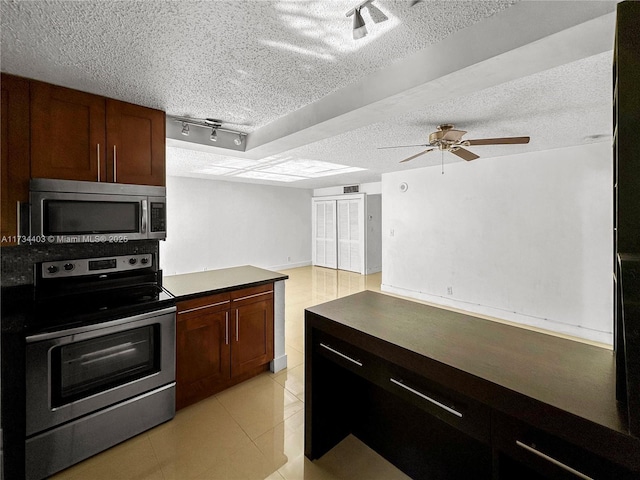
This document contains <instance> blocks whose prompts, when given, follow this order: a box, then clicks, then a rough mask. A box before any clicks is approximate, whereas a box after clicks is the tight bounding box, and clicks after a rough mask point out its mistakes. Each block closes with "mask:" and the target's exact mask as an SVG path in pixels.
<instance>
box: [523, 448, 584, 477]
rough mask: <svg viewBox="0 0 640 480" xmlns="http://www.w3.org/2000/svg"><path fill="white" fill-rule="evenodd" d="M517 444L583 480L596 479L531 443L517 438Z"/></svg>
mask: <svg viewBox="0 0 640 480" xmlns="http://www.w3.org/2000/svg"><path fill="white" fill-rule="evenodd" d="M516 445H517V446H519V447H520V448H524V449H525V450H526V451H528V452H531V453H533V454H534V455H537V456H538V457H540V458H544V459H545V460H546V461H548V462H550V463H553V464H554V465H556V466H557V467H560V468H562V469H563V470H566V471H567V472H570V473H573V474H574V475H575V476H576V477H578V478H582V479H583V480H594V479H593V478H592V477H589V476H587V475H585V474H584V473H582V472H579V471H578V470H576V469H574V468H571V467H570V466H569V465H565V464H564V463H562V462H560V461H558V460H556V459H555V458H552V457H550V456H549V455H546V454H544V453H542V452H541V451H539V450H536V449H535V448H533V447H530V446H529V445H527V444H524V443H522V442H521V441H520V440H516Z"/></svg>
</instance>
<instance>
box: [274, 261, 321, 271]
mask: <svg viewBox="0 0 640 480" xmlns="http://www.w3.org/2000/svg"><path fill="white" fill-rule="evenodd" d="M309 265H311V260H309V261H306V262H296V263H285V264H284V265H272V266H270V267H267V270H276V271H278V270H289V269H290V268H299V267H308V266H309Z"/></svg>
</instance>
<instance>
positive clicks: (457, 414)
mask: <svg viewBox="0 0 640 480" xmlns="http://www.w3.org/2000/svg"><path fill="white" fill-rule="evenodd" d="M389 380H391V383H395V384H396V385H398V386H399V387H402V388H404V389H405V390H409V391H410V392H411V393H413V394H415V395H417V396H419V397H420V398H422V399H424V400H426V401H427V402H431V403H433V404H434V405H436V406H438V407H440V408H442V409H443V410H446V411H447V412H449V413H451V414H453V415H455V416H456V417H460V418H462V414H461V413H460V412H458V411H457V410H454V409H453V408H451V407H447V406H446V405H444V404H443V403H440V402H439V401H437V400H434V399H433V398H431V397H427V396H426V395H425V394H424V393H420V392H419V391H417V390H414V389H413V388H411V387H408V386H406V385H405V384H404V383H402V381H400V380H396V379H395V378H390V379H389Z"/></svg>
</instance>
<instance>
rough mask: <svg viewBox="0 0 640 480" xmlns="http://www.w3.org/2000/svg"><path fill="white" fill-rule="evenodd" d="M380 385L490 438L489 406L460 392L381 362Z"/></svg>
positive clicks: (465, 429)
mask: <svg viewBox="0 0 640 480" xmlns="http://www.w3.org/2000/svg"><path fill="white" fill-rule="evenodd" d="M382 382H383V383H382V384H381V386H382V387H383V388H385V389H386V390H388V391H390V392H392V393H393V394H395V395H397V396H398V397H400V398H402V399H403V400H405V401H407V402H409V403H411V404H412V405H414V406H416V407H418V408H420V409H421V410H423V411H425V412H427V413H429V414H430V415H433V416H434V417H436V418H438V419H439V420H441V421H443V422H445V423H447V424H449V425H451V426H453V427H455V428H456V429H458V430H460V431H461V432H464V433H466V434H468V435H469V436H471V437H473V438H475V439H476V440H479V441H481V442H483V443H486V444H489V443H490V442H491V410H490V409H489V408H488V407H487V406H485V405H483V404H481V403H478V402H476V401H474V400H472V399H470V398H468V397H466V396H464V395H460V394H459V393H457V392H455V391H453V390H450V389H447V388H446V387H444V386H442V385H440V384H438V383H435V382H433V381H430V380H428V379H426V378H424V377H422V376H420V375H416V374H415V373H412V372H410V371H408V370H405V369H404V368H401V367H398V366H397V365H394V364H392V363H388V362H384V365H383V372H382Z"/></svg>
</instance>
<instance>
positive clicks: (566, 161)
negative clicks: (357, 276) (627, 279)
mask: <svg viewBox="0 0 640 480" xmlns="http://www.w3.org/2000/svg"><path fill="white" fill-rule="evenodd" d="M611 178H612V154H611V146H610V144H609V143H598V144H590V145H584V146H578V147H569V148H562V149H556V150H548V151H544V152H534V153H527V154H522V155H514V156H506V157H497V158H481V159H479V160H476V161H473V162H468V163H467V162H458V163H452V164H448V165H445V174H444V175H442V174H441V172H440V168H423V169H416V170H407V171H404V172H396V173H389V174H385V175H383V177H382V196H383V198H384V202H383V216H382V224H383V227H382V228H383V236H382V242H383V258H382V267H383V270H382V272H383V277H382V283H383V286H382V289H383V290H385V291H389V292H393V293H399V294H402V295H408V296H411V297H413V298H418V299H422V300H426V301H430V302H435V303H439V304H442V305H448V306H452V307H456V308H460V309H463V310H466V311H470V312H476V313H480V314H484V315H489V316H493V317H498V318H502V319H505V320H510V321H516V322H521V323H525V324H530V325H534V326H538V327H542V328H546V329H549V330H554V331H558V332H562V333H567V334H570V335H575V336H580V337H584V338H588V339H592V340H596V341H601V342H606V343H611V340H612V337H611V331H612V328H613V325H612V324H613V321H612V257H613V254H612V248H613V247H612V238H611V237H612V231H611V230H612V187H611ZM402 182H406V183H408V185H409V188H408V190H407V191H406V192H405V193H402V192H401V191H400V189H399V185H400V183H402ZM392 232H393V233H392ZM448 287H451V289H452V293H451V294H448Z"/></svg>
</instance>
